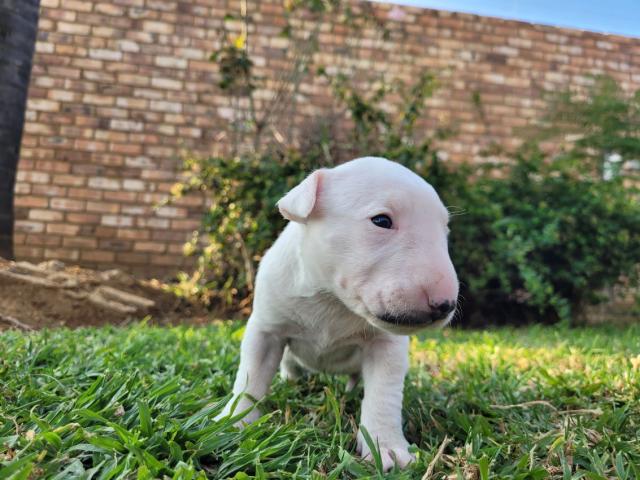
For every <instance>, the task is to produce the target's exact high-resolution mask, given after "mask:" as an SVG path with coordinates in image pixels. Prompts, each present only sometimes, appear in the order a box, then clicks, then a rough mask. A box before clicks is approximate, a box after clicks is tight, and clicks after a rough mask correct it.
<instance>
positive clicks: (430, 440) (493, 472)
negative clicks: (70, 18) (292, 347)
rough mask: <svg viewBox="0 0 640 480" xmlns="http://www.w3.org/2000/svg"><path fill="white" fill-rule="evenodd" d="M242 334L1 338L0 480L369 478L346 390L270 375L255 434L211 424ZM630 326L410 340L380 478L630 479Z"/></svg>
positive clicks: (636, 367)
mask: <svg viewBox="0 0 640 480" xmlns="http://www.w3.org/2000/svg"><path fill="white" fill-rule="evenodd" d="M240 334H241V330H240V324H233V323H232V324H224V325H218V326H211V327H208V328H187V327H181V328H171V329H162V328H151V327H146V326H144V325H138V326H134V327H131V328H127V329H116V328H103V329H84V330H78V331H67V330H60V331H50V332H40V333H35V334H30V335H24V334H20V333H17V332H5V333H2V334H0V479H5V478H24V479H26V478H41V477H46V478H58V479H63V478H64V479H68V478H85V479H89V478H95V479H108V478H139V479H145V478H179V479H189V478H237V479H245V478H274V479H286V478H312V479H320V478H336V479H337V478H364V477H371V478H383V477H385V475H383V474H381V473H378V472H376V470H375V467H374V466H371V465H369V464H366V463H363V462H361V461H360V460H359V459H357V457H356V456H355V454H354V449H355V428H356V425H357V415H358V411H359V405H360V397H361V395H362V387H361V386H360V387H359V388H357V389H356V390H355V391H354V392H351V393H348V394H347V393H345V391H344V388H345V378H342V377H331V376H328V375H315V376H309V377H307V378H305V379H304V380H301V381H298V382H297V383H286V382H284V381H282V380H280V379H278V378H276V380H274V385H273V389H272V393H271V394H270V395H269V397H268V398H267V399H266V400H265V401H264V402H263V404H262V408H263V411H264V412H269V413H268V414H266V415H265V416H264V417H263V418H262V420H261V421H260V422H259V423H258V424H254V425H252V426H250V427H248V428H246V429H245V430H243V431H237V430H236V429H234V428H233V427H232V426H231V425H230V424H229V422H219V423H216V422H214V421H213V417H214V416H215V414H216V413H217V412H218V411H219V410H220V409H221V406H222V404H223V403H224V401H225V400H226V398H228V397H226V394H227V392H228V391H229V389H230V385H231V381H232V376H233V374H234V373H235V369H236V366H237V360H238V346H239V339H240ZM639 399H640V326H636V327H631V328H628V329H625V330H615V329H581V330H569V329H566V328H562V327H555V328H528V329H520V330H514V329H500V330H491V331H486V332H465V331H457V330H446V331H444V332H442V333H433V334H427V335H423V336H421V337H420V338H419V339H415V340H414V341H413V344H412V369H411V373H410V376H409V377H408V379H407V382H406V386H405V408H404V418H405V432H406V435H407V437H408V439H409V441H410V442H411V443H413V444H414V445H415V447H412V448H414V449H415V453H416V456H417V461H416V463H415V464H413V465H412V466H411V467H410V468H408V469H407V470H405V471H403V472H400V471H397V470H394V471H392V472H390V473H388V474H386V478H416V479H420V478H421V477H422V476H423V474H424V473H425V472H426V471H427V469H428V466H429V464H430V463H431V462H432V460H433V459H434V456H435V455H436V452H437V451H438V448H439V447H440V445H441V444H442V443H443V440H444V439H445V436H446V437H448V438H449V439H450V443H448V445H446V447H445V449H444V453H443V455H441V456H440V457H439V458H438V459H437V461H436V462H435V464H434V467H433V476H432V477H431V478H447V477H448V478H452V479H455V478H469V479H482V480H484V479H488V478H515V479H527V478H531V479H536V478H562V479H569V478H587V479H608V478H623V479H635V478H638V477H639V476H640V401H639Z"/></svg>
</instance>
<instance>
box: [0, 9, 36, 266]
mask: <svg viewBox="0 0 640 480" xmlns="http://www.w3.org/2000/svg"><path fill="white" fill-rule="evenodd" d="M39 9H40V0H0V257H4V258H9V259H13V221H14V214H13V195H14V188H15V181H16V170H17V168H18V159H19V158H20V143H21V141H22V129H23V127H24V115H25V109H26V104H27V91H28V88H29V78H30V77H31V62H32V60H33V52H34V49H35V44H36V35H37V32H38V13H39Z"/></svg>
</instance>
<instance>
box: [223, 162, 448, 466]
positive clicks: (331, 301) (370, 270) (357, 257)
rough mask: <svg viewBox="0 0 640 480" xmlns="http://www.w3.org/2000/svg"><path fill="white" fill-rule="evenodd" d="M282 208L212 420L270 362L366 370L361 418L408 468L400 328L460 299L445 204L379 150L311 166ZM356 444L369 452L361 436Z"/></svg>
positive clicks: (246, 402)
mask: <svg viewBox="0 0 640 480" xmlns="http://www.w3.org/2000/svg"><path fill="white" fill-rule="evenodd" d="M278 207H279V209H280V212H281V213H282V215H283V216H284V217H285V218H287V219H288V220H290V222H289V224H288V225H287V227H286V228H285V229H284V231H283V232H282V234H281V235H280V237H279V238H278V239H277V241H276V242H275V243H274V245H273V247H272V248H271V249H270V250H269V251H268V252H267V253H266V255H265V256H264V258H263V259H262V262H261V264H260V268H259V271H258V275H257V279H256V290H255V300H254V303H253V313H252V315H251V317H250V318H249V322H248V324H247V328H246V333H245V335H244V339H243V340H242V346H241V353H240V367H239V370H238V374H237V377H236V381H235V383H234V386H233V398H232V399H231V401H230V402H229V403H228V404H227V405H226V407H225V409H224V410H223V412H222V413H221V414H220V415H219V418H220V417H224V416H227V415H229V414H231V413H232V410H234V412H235V413H239V412H241V411H243V410H246V409H248V408H250V407H251V406H252V405H253V400H252V399H255V400H259V399H261V398H262V397H263V396H264V395H265V394H266V393H267V391H268V389H269V386H270V384H271V380H272V378H273V376H274V374H275V373H276V370H277V369H278V365H280V372H281V375H283V376H284V377H285V378H295V377H296V376H297V375H298V374H299V373H300V371H301V370H302V369H306V370H311V371H324V372H333V373H345V374H350V375H352V382H351V383H352V384H353V383H354V380H357V378H358V376H359V375H362V378H363V381H364V399H363V401H362V413H361V417H360V424H361V425H362V426H364V427H365V428H366V429H367V431H368V432H369V434H370V435H371V437H372V438H373V440H374V442H377V443H378V445H379V447H380V451H381V454H382V462H383V466H384V468H385V470H387V469H389V468H391V467H392V466H393V464H394V461H395V462H396V463H397V464H398V465H399V466H400V467H404V466H405V465H407V464H408V463H409V462H411V460H412V459H413V457H412V455H411V454H410V453H409V452H408V450H407V447H408V443H407V441H406V439H405V438H404V435H403V433H402V416H401V410H402V390H403V383H404V377H405V375H406V373H407V368H408V348H409V338H408V337H407V335H408V334H410V333H412V332H415V331H417V330H420V329H423V328H425V327H432V326H442V325H445V324H447V323H448V322H449V321H450V319H451V317H452V316H453V311H454V306H455V304H456V299H457V296H458V280H457V277H456V273H455V270H454V268H453V265H452V263H451V260H450V258H449V253H448V249H447V231H448V228H447V223H448V219H449V215H448V212H447V209H446V208H445V207H444V205H443V204H442V202H441V201H440V199H439V197H438V195H437V193H436V192H435V190H434V189H433V187H431V185H429V184H428V183H427V182H425V181H424V180H423V179H422V178H420V177H419V176H418V175H416V174H415V173H413V172H412V171H410V170H409V169H407V168H405V167H403V166H401V165H399V164H397V163H394V162H391V161H389V160H386V159H383V158H375V157H365V158H359V159H356V160H352V161H350V162H347V163H345V164H343V165H340V166H338V167H335V168H332V169H321V170H317V171H315V172H313V173H312V174H311V175H309V176H308V177H307V178H306V179H305V180H304V181H303V182H302V183H300V184H299V185H298V186H296V187H295V188H294V189H293V190H291V191H290V192H289V193H288V194H287V195H286V196H285V197H284V198H282V199H281V200H280V201H279V202H278ZM234 405H235V407H234ZM259 416H260V413H259V412H258V411H257V410H256V409H254V410H253V411H252V412H251V413H250V414H249V415H247V416H246V417H244V419H243V422H251V421H254V420H255V419H257V418H258V417H259ZM357 441H358V450H359V451H360V453H361V454H362V456H363V457H365V458H369V459H370V458H371V452H370V450H369V447H368V445H367V444H366V442H365V441H364V438H363V436H362V434H361V433H359V434H358V439H357Z"/></svg>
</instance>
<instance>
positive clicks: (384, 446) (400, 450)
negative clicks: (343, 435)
mask: <svg viewBox="0 0 640 480" xmlns="http://www.w3.org/2000/svg"><path fill="white" fill-rule="evenodd" d="M372 438H373V440H374V442H376V443H377V445H378V446H379V448H380V459H381V460H382V469H383V470H384V471H385V472H386V471H388V470H391V468H393V465H397V466H398V467H399V468H405V467H406V466H407V465H409V464H410V463H411V462H413V461H414V460H415V459H416V458H415V456H414V455H413V454H412V453H409V443H408V442H407V441H406V440H405V439H404V437H399V438H397V437H396V438H394V439H392V440H391V439H388V440H384V438H385V435H378V436H377V437H376V436H372ZM357 442H358V453H359V454H360V455H361V456H362V458H363V459H364V460H367V461H369V462H372V463H373V462H375V459H374V457H373V454H372V453H371V449H370V448H369V445H368V444H367V442H366V441H365V439H364V436H363V435H362V433H361V432H358V437H357Z"/></svg>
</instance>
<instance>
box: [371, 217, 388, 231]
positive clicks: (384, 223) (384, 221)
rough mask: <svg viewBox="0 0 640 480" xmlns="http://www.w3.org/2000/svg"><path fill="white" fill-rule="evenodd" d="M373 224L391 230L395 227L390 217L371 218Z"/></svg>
mask: <svg viewBox="0 0 640 480" xmlns="http://www.w3.org/2000/svg"><path fill="white" fill-rule="evenodd" d="M371 222H372V223H373V224H374V225H375V226H376V227H380V228H391V227H392V226H393V222H392V221H391V217H389V215H376V216H375V217H371Z"/></svg>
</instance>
